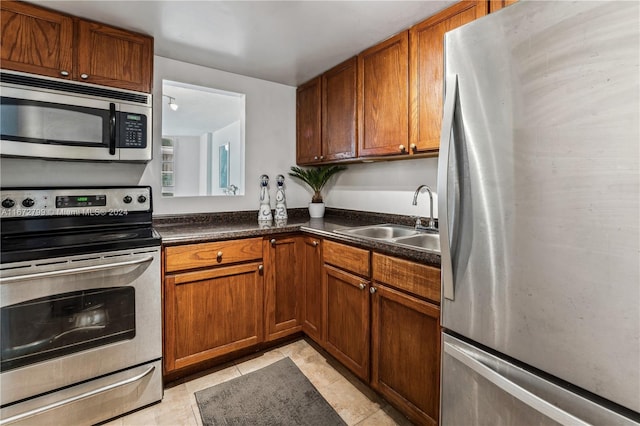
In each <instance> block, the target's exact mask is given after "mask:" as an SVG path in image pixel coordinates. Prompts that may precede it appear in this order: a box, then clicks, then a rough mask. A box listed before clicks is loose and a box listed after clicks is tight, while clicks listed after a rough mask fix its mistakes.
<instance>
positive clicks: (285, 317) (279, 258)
mask: <svg viewBox="0 0 640 426" xmlns="http://www.w3.org/2000/svg"><path fill="white" fill-rule="evenodd" d="M301 244H302V240H301V238H300V237H285V238H283V237H279V238H272V239H270V240H267V239H265V240H264V246H263V256H264V273H265V275H264V282H265V316H266V334H265V340H267V341H269V340H275V339H278V338H281V337H285V336H287V335H289V334H293V333H295V332H298V331H300V330H302V325H301V320H300V303H299V302H298V301H299V300H300V292H301V289H300V285H299V282H300V280H299V273H300V262H299V261H298V256H299V254H298V253H299V249H300V245H301Z"/></svg>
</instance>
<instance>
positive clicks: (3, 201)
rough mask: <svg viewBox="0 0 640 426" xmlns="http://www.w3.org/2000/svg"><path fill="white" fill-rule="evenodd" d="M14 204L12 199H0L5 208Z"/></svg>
mask: <svg viewBox="0 0 640 426" xmlns="http://www.w3.org/2000/svg"><path fill="white" fill-rule="evenodd" d="M15 205H16V202H15V201H13V200H12V199H11V198H5V199H4V200H2V207H4V208H5V209H10V208H11V207H13V206H15Z"/></svg>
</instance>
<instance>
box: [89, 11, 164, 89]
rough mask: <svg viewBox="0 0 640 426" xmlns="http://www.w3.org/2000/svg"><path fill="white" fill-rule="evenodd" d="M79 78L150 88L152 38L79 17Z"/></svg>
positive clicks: (91, 81)
mask: <svg viewBox="0 0 640 426" xmlns="http://www.w3.org/2000/svg"><path fill="white" fill-rule="evenodd" d="M77 46H78V51H77V58H78V67H77V77H78V80H80V81H85V82H87V83H93V84H100V85H103V86H113V87H119V88H122V89H129V90H135V91H139V92H151V82H152V77H153V76H152V70H153V39H152V38H151V37H148V36H145V35H142V34H137V33H133V32H130V31H124V30H121V29H119V28H115V27H111V26H108V25H104V24H99V23H97V22H90V21H83V20H80V21H78V44H77Z"/></svg>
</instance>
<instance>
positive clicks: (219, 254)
mask: <svg viewBox="0 0 640 426" xmlns="http://www.w3.org/2000/svg"><path fill="white" fill-rule="evenodd" d="M216 259H218V262H220V261H221V260H222V250H220V251H219V252H218V254H216Z"/></svg>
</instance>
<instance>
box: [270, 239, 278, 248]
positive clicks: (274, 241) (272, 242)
mask: <svg viewBox="0 0 640 426" xmlns="http://www.w3.org/2000/svg"><path fill="white" fill-rule="evenodd" d="M269 242H270V243H271V245H272V246H275V245H276V242H277V241H276V239H275V238H272V239H271V240H270V241H269Z"/></svg>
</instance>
